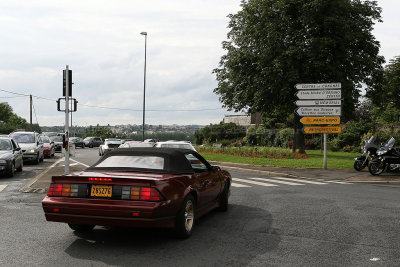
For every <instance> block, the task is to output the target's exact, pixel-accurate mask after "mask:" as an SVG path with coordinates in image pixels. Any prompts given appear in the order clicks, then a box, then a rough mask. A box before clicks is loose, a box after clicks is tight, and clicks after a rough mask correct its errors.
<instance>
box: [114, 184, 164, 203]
mask: <svg viewBox="0 0 400 267" xmlns="http://www.w3.org/2000/svg"><path fill="white" fill-rule="evenodd" d="M121 198H122V199H130V200H144V201H161V200H163V199H164V198H163V197H162V196H161V194H160V192H158V190H157V189H156V188H154V187H140V186H123V187H122V195H121Z"/></svg>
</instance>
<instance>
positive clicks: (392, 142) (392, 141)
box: [385, 137, 396, 148]
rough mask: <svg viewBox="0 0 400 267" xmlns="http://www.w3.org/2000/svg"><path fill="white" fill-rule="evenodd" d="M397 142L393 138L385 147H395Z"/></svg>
mask: <svg viewBox="0 0 400 267" xmlns="http://www.w3.org/2000/svg"><path fill="white" fill-rule="evenodd" d="M395 142H396V140H395V139H394V138H393V137H392V138H390V139H389V140H388V141H387V142H386V144H385V147H387V148H390V147H393V146H394V143H395Z"/></svg>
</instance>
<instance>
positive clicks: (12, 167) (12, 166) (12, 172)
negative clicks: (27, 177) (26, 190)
mask: <svg viewBox="0 0 400 267" xmlns="http://www.w3.org/2000/svg"><path fill="white" fill-rule="evenodd" d="M14 175H15V163H14V162H13V163H11V169H10V170H9V171H8V172H7V176H8V177H14Z"/></svg>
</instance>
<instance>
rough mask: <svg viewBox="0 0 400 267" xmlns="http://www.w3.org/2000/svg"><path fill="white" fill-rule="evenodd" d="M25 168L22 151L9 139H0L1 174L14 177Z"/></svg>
mask: <svg viewBox="0 0 400 267" xmlns="http://www.w3.org/2000/svg"><path fill="white" fill-rule="evenodd" d="M23 167H24V162H23V157H22V149H21V148H20V147H19V146H18V144H17V143H16V142H15V141H14V140H12V139H11V138H9V137H0V173H1V174H5V175H7V176H8V177H13V176H14V172H15V171H16V170H17V171H22V169H23Z"/></svg>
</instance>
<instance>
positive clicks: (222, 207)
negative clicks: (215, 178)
mask: <svg viewBox="0 0 400 267" xmlns="http://www.w3.org/2000/svg"><path fill="white" fill-rule="evenodd" d="M218 204H219V207H218V211H228V207H229V182H226V183H225V186H224V190H223V191H222V193H221V195H220V196H219V200H218Z"/></svg>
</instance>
